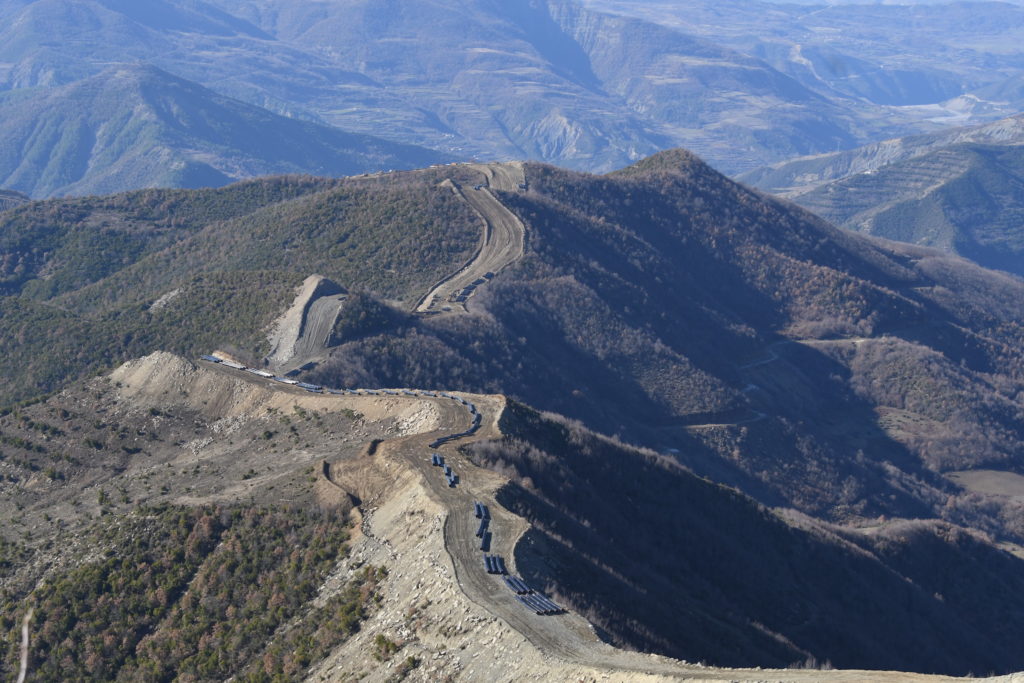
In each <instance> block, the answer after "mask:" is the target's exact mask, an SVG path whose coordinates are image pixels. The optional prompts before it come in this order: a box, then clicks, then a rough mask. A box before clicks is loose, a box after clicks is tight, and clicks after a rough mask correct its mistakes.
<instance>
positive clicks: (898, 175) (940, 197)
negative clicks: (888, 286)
mask: <svg viewBox="0 0 1024 683" xmlns="http://www.w3.org/2000/svg"><path fill="white" fill-rule="evenodd" d="M741 179H742V180H744V181H746V182H749V183H751V184H753V185H756V186H758V187H760V188H762V189H765V190H768V191H770V192H774V193H777V194H781V195H783V196H786V197H789V198H791V199H793V200H794V201H796V202H797V203H799V204H800V205H801V206H804V207H806V208H808V209H810V210H811V211H814V212H815V213H817V214H819V215H820V216H823V217H824V218H827V219H828V220H830V221H832V222H834V223H836V224H837V225H841V226H843V227H845V228H848V229H851V230H857V231H860V232H865V233H868V234H872V235H879V236H882V237H887V238H889V239H895V240H900V241H903V242H910V243H913V244H920V245H925V246H932V247H937V248H940V249H942V250H944V251H948V252H953V253H957V254H961V255H963V256H966V257H968V258H970V259H972V260H975V261H977V262H978V263H981V264H982V265H984V266H987V267H990V268H999V269H1001V270H1007V271H1010V272H1014V273H1017V274H1019V275H1024V227H1022V226H1024V116H1016V117H1011V118H1008V119H1003V120H1000V121H997V122H994V123H991V124H986V125H983V126H978V127H972V128H960V129H954V130H950V131H946V132H943V133H936V134H931V135H921V136H915V137H910V138H898V139H894V140H887V141H885V142H881V143H877V144H873V145H868V146H866V147H861V148H858V149H854V150H850V151H847V152H839V153H835V154H826V155H821V156H815V157H807V158H802V159H795V160H793V161H790V162H787V163H783V164H779V165H776V166H773V167H769V168H765V169H760V170H758V171H753V172H750V173H747V174H745V175H743V176H741Z"/></svg>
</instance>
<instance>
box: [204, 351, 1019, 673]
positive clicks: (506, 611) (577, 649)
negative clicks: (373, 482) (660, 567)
mask: <svg viewBox="0 0 1024 683" xmlns="http://www.w3.org/2000/svg"><path fill="white" fill-rule="evenodd" d="M218 369H219V370H221V371H224V372H228V373H231V374H232V375H233V376H236V377H239V378H244V379H245V381H247V382H253V383H258V384H261V385H263V386H275V387H276V388H277V390H279V391H281V392H285V393H288V394H292V395H294V396H296V397H301V396H309V394H308V393H306V392H302V391H301V390H299V389H297V388H296V387H294V386H288V385H284V384H280V383H276V382H273V381H271V380H266V379H262V378H258V377H255V376H252V375H250V374H249V373H246V372H244V371H241V370H231V369H229V368H226V367H223V366H221V367H219V368H218ZM455 396H457V397H458V398H461V399H462V400H464V401H466V402H467V403H466V404H463V403H462V402H460V401H459V400H458V398H455V399H453V398H449V397H445V396H441V395H440V394H439V393H437V392H426V391H413V390H401V389H399V390H390V391H388V392H386V395H381V394H379V393H376V392H375V393H374V394H373V395H370V396H351V395H343V396H330V395H329V394H321V395H319V396H317V397H316V399H317V400H327V401H338V402H339V404H340V405H342V406H348V405H351V407H353V408H358V409H360V410H364V411H365V410H368V409H369V408H371V407H372V405H373V404H374V403H375V402H376V403H380V402H381V401H383V402H385V403H386V405H389V406H391V407H392V408H393V409H398V408H402V409H404V410H405V411H406V412H410V411H411V412H416V411H415V410H412V409H413V408H415V407H416V405H421V406H424V407H427V408H429V409H430V410H429V411H428V412H429V413H430V414H431V416H432V417H431V419H430V420H429V421H424V422H423V425H424V427H425V428H426V429H425V431H422V432H419V433H409V432H406V435H404V436H401V437H398V438H393V439H388V440H386V441H384V442H383V443H382V444H381V445H380V447H379V448H378V449H377V451H376V452H377V455H375V456H373V457H374V458H375V459H377V460H378V461H379V462H385V461H386V462H389V463H392V467H390V468H386V469H387V471H389V472H390V473H391V476H392V477H393V480H394V481H398V480H400V479H403V478H405V479H408V478H410V477H411V478H413V479H417V478H418V479H419V480H420V481H421V483H422V486H423V490H424V491H425V492H426V493H427V495H429V497H430V498H432V499H434V500H436V501H437V502H439V503H440V508H441V509H443V510H444V513H443V515H442V521H441V526H440V533H441V534H443V544H444V546H443V547H444V551H445V552H446V553H447V555H448V557H449V558H450V560H451V563H452V567H453V569H454V577H453V578H454V582H455V584H456V585H457V588H458V590H459V591H460V592H461V593H462V594H463V595H465V597H466V598H467V599H468V600H469V601H470V602H471V603H473V604H475V605H477V606H478V607H479V608H481V609H482V610H484V611H485V612H487V613H488V614H490V615H492V616H493V617H494V618H496V619H497V620H499V621H500V622H502V623H504V624H507V626H508V627H509V628H510V629H511V630H512V631H514V632H516V633H518V634H519V635H521V636H522V637H524V638H525V639H526V641H528V642H529V644H530V645H531V646H532V647H534V648H536V650H537V651H539V652H541V653H543V654H544V656H545V657H549V658H552V660H553V661H558V662H563V663H565V664H569V665H572V666H575V667H581V668H583V669H586V670H588V671H591V672H599V673H600V674H601V678H605V679H608V680H641V679H642V680H662V679H666V680H717V681H780V682H781V681H826V682H828V681H835V682H837V683H846V682H851V683H852V682H854V681H857V682H862V681H863V682H868V683H872V682H878V683H882V682H885V683H889V682H895V681H936V682H937V681H955V680H959V679H955V678H950V677H943V676H927V675H919V674H908V673H901V672H885V671H856V670H837V671H820V670H799V669H785V670H763V669H722V668H713V667H705V666H701V665H698V664H691V663H687V662H682V661H678V660H673V659H670V658H667V657H660V656H655V655H648V654H643V653H637V652H628V651H624V650H619V649H617V648H614V647H612V646H610V645H608V644H606V643H604V642H602V641H601V640H600V639H599V638H598V637H597V635H596V634H595V632H594V630H593V628H592V627H591V625H590V624H589V623H588V622H587V621H586V620H585V619H583V618H582V617H580V616H579V615H576V614H574V613H572V612H569V613H566V614H560V615H555V616H541V615H537V614H535V613H533V612H532V611H530V610H528V609H526V608H525V607H524V606H523V605H521V604H520V603H519V602H518V601H517V600H516V599H515V597H514V594H513V593H512V591H510V590H509V589H508V588H507V587H506V586H505V584H504V582H503V581H502V579H501V577H499V576H496V575H492V574H488V573H487V571H486V569H485V567H484V563H483V552H482V551H481V549H480V541H479V539H478V538H477V537H476V535H475V531H476V528H477V525H478V520H477V519H476V518H475V515H474V509H473V502H474V501H481V502H483V503H484V504H486V505H487V506H488V507H489V509H490V513H491V528H490V531H491V533H492V541H491V547H490V552H491V553H493V554H497V555H500V556H502V557H503V558H505V561H506V564H507V565H508V568H509V570H510V572H511V573H513V574H515V573H516V567H515V561H514V548H515V546H516V544H517V543H518V542H519V540H520V538H521V537H522V535H523V533H524V532H525V531H526V530H527V529H528V524H527V522H526V521H525V520H523V519H522V518H520V517H518V516H517V515H515V514H513V513H512V512H510V511H508V510H506V509H504V508H502V507H501V506H500V505H498V504H497V502H496V500H495V492H496V491H497V490H498V489H499V488H500V487H501V486H503V485H504V484H505V483H506V480H505V479H504V477H502V476H501V475H500V474H498V473H496V472H493V471H491V470H487V469H482V468H478V467H476V466H474V465H473V464H472V463H471V462H469V461H468V460H467V459H466V458H465V457H464V456H463V455H462V454H460V453H459V451H458V446H459V445H460V444H463V443H466V442H467V441H472V440H476V439H492V438H497V437H499V436H500V435H501V433H500V430H499V428H498V418H499V416H500V415H501V412H502V410H503V409H504V405H505V400H504V398H503V397H501V396H484V395H473V394H461V393H460V394H457V395H455ZM378 407H380V406H378ZM384 407H385V408H386V406H384ZM472 410H476V411H478V412H479V413H480V414H481V416H482V420H481V426H480V429H479V430H478V431H477V432H476V433H475V434H473V435H472V436H468V437H465V438H464V439H461V440H459V441H454V442H450V443H448V444H446V445H443V446H441V447H440V448H439V449H436V451H437V452H440V453H442V454H443V455H444V458H445V461H446V463H447V464H448V465H449V466H451V468H452V469H453V470H454V472H455V474H456V475H457V476H458V481H457V484H456V486H454V487H452V486H449V485H448V482H447V480H446V479H445V477H444V475H443V473H442V470H441V468H440V467H437V466H434V465H432V464H431V453H432V452H435V450H434V449H431V447H430V444H431V443H432V442H433V441H434V440H435V439H437V438H438V437H440V436H444V435H447V434H452V433H456V432H463V431H465V430H467V429H468V428H469V427H470V425H471V424H472V421H473V412H472ZM381 459H382V460H381ZM386 496H387V494H386V493H385V492H382V494H381V498H382V499H383V498H386ZM381 503H382V500H378V501H377V504H381ZM411 519H413V517H411V516H409V515H403V516H402V518H401V521H400V524H399V527H401V528H396V527H392V528H391V530H392V531H393V532H396V533H403V532H407V531H408V525H410V524H412V522H411V521H410V520H411ZM384 531H387V529H384ZM417 585H418V584H417ZM560 666H561V665H560ZM638 676H639V677H641V678H638ZM994 680H1000V681H1004V682H1006V683H1009V682H1011V681H1013V682H1014V683H1024V675H1021V674H1017V675H1014V676H1004V677H1002V678H1000V679H994Z"/></svg>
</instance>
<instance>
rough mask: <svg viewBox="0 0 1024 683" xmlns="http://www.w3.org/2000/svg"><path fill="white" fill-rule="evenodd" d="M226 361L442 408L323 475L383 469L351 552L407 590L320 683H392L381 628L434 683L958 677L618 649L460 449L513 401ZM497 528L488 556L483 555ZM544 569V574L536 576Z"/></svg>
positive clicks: (321, 670) (282, 386)
mask: <svg viewBox="0 0 1024 683" xmlns="http://www.w3.org/2000/svg"><path fill="white" fill-rule="evenodd" d="M218 360H219V359H218V358H217V357H215V356H209V357H206V358H204V359H203V362H201V364H200V368H201V369H204V368H205V369H209V370H211V371H215V372H218V373H229V374H230V375H231V377H233V378H236V379H238V378H240V379H242V380H244V381H245V382H251V383H256V384H259V385H262V386H263V387H266V388H267V389H270V390H272V391H273V392H286V393H287V394H291V395H292V396H294V397H295V399H296V400H302V397H303V396H310V395H317V396H318V398H317V399H316V400H317V401H337V402H338V405H339V406H340V407H341V408H344V407H347V406H350V407H351V408H352V409H363V410H365V406H367V405H369V404H368V403H367V402H368V401H372V402H376V403H377V404H382V405H383V404H385V403H386V404H387V405H393V406H395V407H397V406H400V405H406V406H407V408H406V409H405V412H416V411H411V410H410V409H409V408H411V407H412V406H414V405H416V404H422V405H424V406H425V407H429V408H430V411H429V412H430V414H432V415H433V416H434V417H433V418H432V419H431V420H430V421H429V422H423V423H422V427H421V428H420V429H422V430H423V431H419V432H416V433H406V434H403V435H399V436H397V437H395V438H389V439H385V440H383V441H381V442H380V443H379V444H377V443H375V444H374V445H373V449H372V456H370V457H367V458H365V459H364V460H362V461H359V462H358V463H356V462H352V461H342V462H339V463H336V464H335V465H334V466H331V467H325V468H324V474H322V475H321V476H322V477H330V478H332V479H336V480H337V482H336V483H337V484H338V485H339V486H342V487H346V488H349V487H356V488H358V485H357V484H353V483H350V481H352V482H354V481H356V479H355V478H353V477H354V475H353V474H352V472H351V471H349V470H353V471H354V469H355V468H373V469H374V471H376V472H378V474H376V475H374V477H373V479H374V481H376V482H377V483H376V484H375V485H374V487H372V490H358V491H356V492H357V493H358V494H359V495H358V497H359V499H360V500H361V501H362V503H361V506H360V509H359V517H358V519H359V520H360V528H361V530H362V536H361V538H362V540H360V541H358V542H357V543H356V544H355V546H354V549H353V554H352V558H353V565H354V566H355V565H357V564H358V563H361V562H383V563H386V564H387V565H388V566H389V567H391V568H392V572H391V574H390V577H389V579H388V580H389V582H394V584H393V588H392V589H390V590H388V591H386V593H387V594H386V597H385V600H384V601H383V603H382V605H381V611H380V613H379V614H378V615H376V616H375V617H373V618H372V619H371V621H370V622H369V623H368V625H367V629H366V635H365V636H364V635H362V634H360V635H357V636H356V637H355V638H353V640H352V642H351V643H347V644H346V645H345V646H343V647H342V648H341V649H340V650H338V651H337V652H335V653H334V654H332V656H331V657H329V658H328V659H327V660H325V661H324V662H323V663H322V664H321V665H320V666H319V667H318V668H317V670H315V671H314V672H313V675H312V676H311V677H310V679H309V680H338V679H344V678H346V677H352V676H357V675H365V676H366V679H367V680H386V678H387V677H386V675H385V674H386V672H382V673H381V674H380V675H376V674H371V673H368V672H363V671H362V670H357V668H355V667H356V664H355V663H354V662H355V661H357V660H358V659H359V657H360V655H359V648H364V647H366V641H364V640H362V639H363V638H369V637H370V635H369V634H371V633H373V632H374V629H381V630H387V631H389V632H392V631H393V632H396V633H399V634H401V633H408V634H409V637H410V638H414V642H416V643H417V645H416V647H418V648H420V650H418V651H419V652H421V654H422V656H423V657H425V658H427V657H429V662H430V664H429V665H428V666H425V667H424V669H423V671H422V675H423V676H424V678H423V680H432V679H433V680H439V679H441V678H444V677H447V676H453V677H460V676H464V677H465V680H521V679H523V678H537V677H538V676H539V677H541V678H543V677H545V676H548V677H553V678H548V680H598V679H608V680H630V681H632V680H636V681H648V680H678V679H694V680H760V681H819V680H835V681H918V680H919V681H944V680H955V679H952V678H946V677H938V676H925V675H916V674H903V673H893V672H869V671H828V672H823V671H817V670H777V671H769V670H757V669H749V670H740V669H717V668H710V667H705V666H701V665H697V664H690V663H686V662H681V661H678V660H673V659H669V658H666V657H661V656H656V655H648V654H643V653H636V652H628V651H623V650H620V649H617V648H615V647H612V646H611V645H608V644H607V643H604V642H603V641H602V640H601V639H600V638H599V637H598V635H597V634H596V633H595V631H594V629H593V628H592V627H591V625H590V624H589V623H588V622H587V621H586V620H585V619H584V618H582V617H581V616H579V615H578V614H575V613H573V612H572V611H571V606H568V607H569V610H568V611H566V610H565V609H564V608H563V605H560V604H558V603H559V602H560V601H559V600H557V599H552V597H550V596H549V595H546V594H545V593H544V592H541V591H538V590H537V587H536V586H531V585H528V584H527V582H526V581H524V580H523V579H522V578H520V575H521V572H520V571H519V568H518V567H517V562H516V553H515V549H516V546H517V544H518V543H519V542H520V540H521V539H522V537H523V535H524V533H525V532H526V531H527V530H528V529H529V524H528V522H526V520H524V519H523V518H521V517H519V516H518V515H516V514H514V513H512V512H510V511H509V510H507V509H505V508H504V507H502V506H501V505H499V504H498V503H497V501H496V493H497V491H498V490H499V489H501V488H502V487H503V486H506V485H507V483H508V482H507V480H506V479H505V478H504V477H503V476H501V475H500V474H498V473H496V472H493V471H490V470H487V469H483V468H480V467H477V466H476V465H474V464H473V463H472V462H470V460H469V459H468V458H467V457H465V455H463V453H462V452H460V446H461V445H462V444H464V443H468V442H471V441H474V440H478V439H495V438H500V437H501V431H500V428H499V427H498V423H499V417H500V416H501V413H502V411H503V409H504V405H505V401H504V398H503V397H501V396H485V395H472V394H466V393H463V392H445V391H438V390H416V389H387V390H383V389H361V390H357V389H349V390H331V389H326V388H323V387H319V386H316V385H311V384H307V385H305V386H302V385H300V384H299V383H298V382H295V381H294V380H290V381H284V378H279V377H278V378H275V377H267V376H266V374H269V373H263V374H259V373H258V372H256V371H253V370H251V369H248V368H245V367H244V366H241V364H238V363H231V364H230V365H228V364H225V363H224V362H223V361H220V362H218ZM478 416H479V417H480V419H479V420H478V419H477V417H478ZM455 435H458V436H457V437H456V438H447V439H446V440H444V441H442V442H441V443H439V444H438V443H437V442H438V440H440V439H445V438H446V437H453V436H455ZM446 467H447V468H449V472H450V473H451V474H452V475H454V476H455V477H457V479H456V484H455V485H452V484H451V481H452V479H451V478H450V477H448V476H446V475H444V474H442V473H443V471H444V468H446ZM484 519H486V520H487V521H486V524H484V523H483V520H484ZM484 534H486V535H487V540H488V544H487V551H486V552H484V551H482V550H481V540H482V536H483V535H484ZM531 576H534V580H536V576H535V573H534V574H531ZM410 613H416V614H421V615H422V618H423V622H422V624H423V625H422V626H420V627H418V629H419V630H410V629H411V628H412V627H410V626H409V621H408V614H410ZM411 642H412V641H411ZM411 647H413V646H412V645H410V648H411ZM1002 680H1005V681H1011V680H1018V681H1019V680H1020V679H1019V678H1018V679H1014V678H1012V677H1004V678H1003V679H1002Z"/></svg>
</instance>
